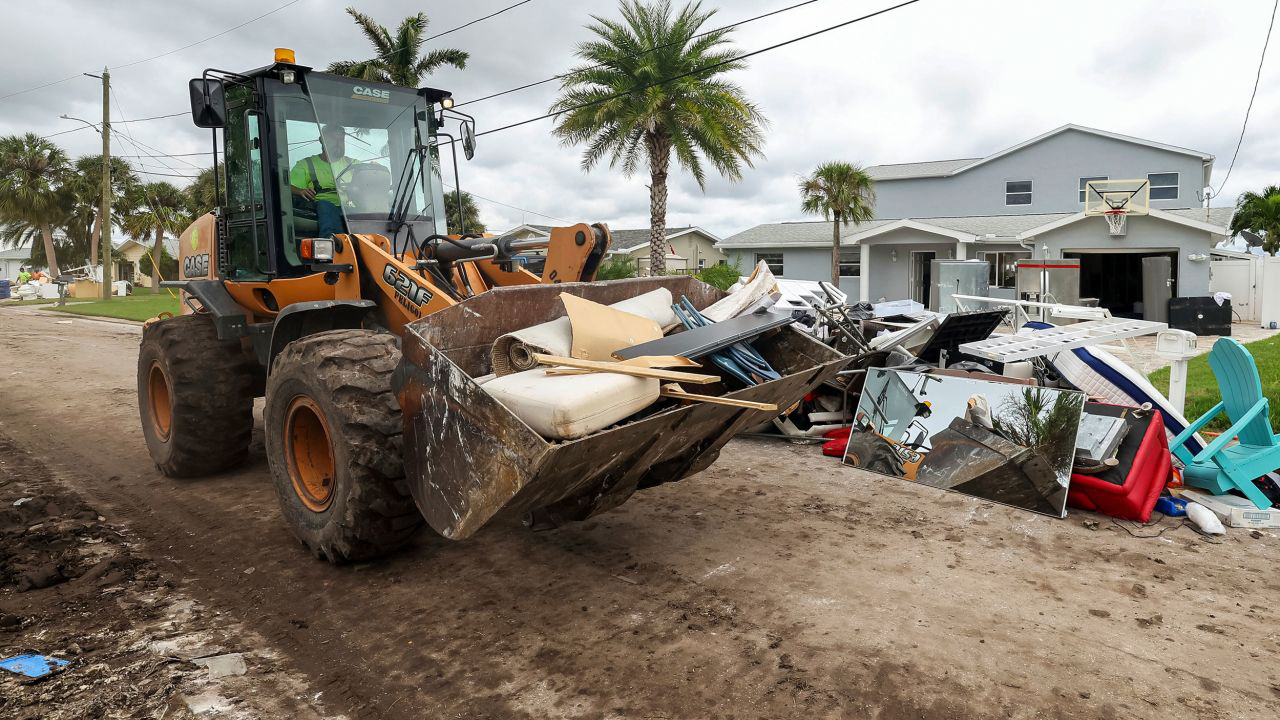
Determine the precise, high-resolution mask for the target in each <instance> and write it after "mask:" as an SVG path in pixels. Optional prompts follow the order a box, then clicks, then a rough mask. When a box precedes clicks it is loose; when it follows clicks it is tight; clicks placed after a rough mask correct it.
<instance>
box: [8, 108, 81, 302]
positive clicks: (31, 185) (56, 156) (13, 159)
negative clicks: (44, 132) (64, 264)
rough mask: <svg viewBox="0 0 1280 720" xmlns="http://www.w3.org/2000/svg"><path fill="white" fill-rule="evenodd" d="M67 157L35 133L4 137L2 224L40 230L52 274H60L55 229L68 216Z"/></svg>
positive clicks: (55, 275)
mask: <svg viewBox="0 0 1280 720" xmlns="http://www.w3.org/2000/svg"><path fill="white" fill-rule="evenodd" d="M67 167H68V162H67V154H66V153H65V152H63V151H62V149H61V148H59V147H58V146H57V145H54V144H53V143H51V142H49V141H48V140H45V139H44V138H42V137H40V136H39V135H36V134H35V133H26V134H25V135H9V136H6V137H3V138H0V222H2V223H3V224H5V225H19V226H25V227H27V228H30V229H32V230H37V229H38V230H39V233H40V237H41V239H43V241H44V257H45V261H46V262H47V263H48V264H49V273H50V274H51V275H53V276H54V277H57V275H58V252H57V249H56V248H55V247H54V240H53V228H54V225H55V224H57V223H58V222H59V221H60V220H62V219H63V218H64V217H65V216H66V211H67V207H68V205H69V202H68V200H69V193H68V192H67V190H66V188H65V187H64V184H65V181H66V178H67Z"/></svg>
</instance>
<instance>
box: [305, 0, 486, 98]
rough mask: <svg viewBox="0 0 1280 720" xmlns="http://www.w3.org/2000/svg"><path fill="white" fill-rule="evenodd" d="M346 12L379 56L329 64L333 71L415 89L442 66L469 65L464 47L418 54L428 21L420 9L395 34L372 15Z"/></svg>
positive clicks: (355, 11) (352, 11) (405, 20)
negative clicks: (426, 76) (423, 78)
mask: <svg viewBox="0 0 1280 720" xmlns="http://www.w3.org/2000/svg"><path fill="white" fill-rule="evenodd" d="M347 14H348V15H350V16H351V17H352V18H353V19H354V20H355V21H356V25H357V26H359V28H360V32H362V33H364V36H365V37H366V38H368V39H369V43H370V44H371V45H373V50H374V52H375V53H377V55H375V56H374V57H373V58H371V59H369V60H341V61H339V62H335V63H330V65H329V72H331V73H335V74H337V75H345V76H347V77H353V78H360V79H361V80H369V81H373V82H384V83H391V84H392V85H402V86H404V87H412V88H416V87H418V86H419V84H420V83H421V81H422V76H423V75H430V74H431V73H432V72H434V71H435V70H436V68H438V67H440V66H442V65H452V66H454V67H456V68H458V69H459V70H461V69H463V68H465V67H466V66H467V58H468V57H470V54H469V53H467V52H464V51H462V50H454V49H451V48H443V49H439V50H432V51H431V52H428V53H426V54H425V55H422V56H421V57H419V51H420V50H421V48H422V43H423V42H424V41H425V39H426V38H425V31H426V29H427V24H428V22H429V21H428V20H427V14H426V13H421V12H420V13H418V14H417V15H410V16H409V17H407V18H405V19H404V20H401V21H400V27H398V28H396V32H395V34H394V35H393V34H392V33H391V31H390V30H388V29H387V28H385V27H383V26H382V25H379V24H378V23H377V21H375V20H374V19H373V18H371V17H369V16H368V15H365V14H364V13H362V12H359V11H358V10H356V9H355V8H353V7H349V8H347Z"/></svg>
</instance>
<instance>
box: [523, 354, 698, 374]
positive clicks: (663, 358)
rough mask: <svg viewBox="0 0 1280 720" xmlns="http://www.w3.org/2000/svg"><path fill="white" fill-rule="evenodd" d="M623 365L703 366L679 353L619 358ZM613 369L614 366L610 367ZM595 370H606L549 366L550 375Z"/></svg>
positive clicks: (650, 366) (652, 366) (654, 366)
mask: <svg viewBox="0 0 1280 720" xmlns="http://www.w3.org/2000/svg"><path fill="white" fill-rule="evenodd" d="M619 362H620V363H622V364H623V365H631V366H633V367H648V368H667V369H670V368H676V367H702V364H701V363H699V362H698V361H696V360H690V359H689V358H687V357H680V356H679V355H641V356H640V357H635V358H631V359H630V360H619ZM610 370H612V368H610ZM593 372H605V371H604V370H583V369H580V368H571V367H553V368H547V374H548V375H583V374H586V373H593Z"/></svg>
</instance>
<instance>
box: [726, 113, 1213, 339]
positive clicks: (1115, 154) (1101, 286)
mask: <svg viewBox="0 0 1280 720" xmlns="http://www.w3.org/2000/svg"><path fill="white" fill-rule="evenodd" d="M1212 170H1213V156H1212V155H1209V154H1207V153H1203V152H1199V151H1196V150H1188V149H1186V148H1180V147H1176V146H1173V145H1165V144H1163V143H1157V142H1153V141H1149V140H1142V139H1140V138H1134V137H1129V136H1125V135H1118V134H1116V133H1111V132H1106V131H1102V130H1094V129H1092V128H1085V127H1080V126H1077V125H1064V126H1062V127H1060V128H1057V129H1055V130H1053V131H1050V132H1047V133H1045V134H1043V135H1039V136H1037V137H1034V138H1031V139H1030V140H1027V141H1025V142H1022V143H1019V144H1017V145H1014V146H1012V147H1010V148H1006V149H1004V150H1001V151H999V152H996V153H993V154H991V155H988V156H986V157H983V158H964V159H959V160H937V161H929V162H917V163H905V164H901V165H876V166H872V167H870V168H868V169H867V171H868V173H869V174H870V175H871V177H872V178H873V179H874V180H875V186H876V217H877V219H875V220H872V221H870V222H865V223H861V224H859V225H850V226H848V227H844V228H842V229H841V243H842V245H844V246H845V247H844V251H843V253H842V262H841V272H840V274H841V276H842V277H841V283H840V285H841V288H842V289H843V290H845V291H846V292H848V293H849V294H850V296H851V297H856V298H859V299H862V300H871V301H875V300H879V299H881V298H884V299H889V300H897V299H904V298H910V299H914V300H917V301H920V302H925V303H927V302H928V297H929V287H930V261H932V260H935V259H948V258H952V259H960V260H965V259H978V260H985V261H987V262H988V263H989V264H990V266H991V267H990V269H989V279H990V281H991V287H992V295H993V296H1003V297H1012V296H1013V294H1014V289H1013V287H1014V271H1013V268H1014V263H1015V262H1016V261H1017V260H1018V259H1025V258H1037V259H1060V258H1078V259H1079V260H1080V264H1081V272H1080V295H1081V297H1091V298H1097V299H1099V301H1100V304H1101V305H1103V306H1105V307H1108V308H1111V309H1112V311H1113V312H1116V313H1117V314H1132V313H1133V312H1134V309H1135V308H1136V307H1140V302H1141V298H1142V282H1143V280H1142V278H1143V273H1142V259H1143V258H1144V257H1151V256H1167V257H1169V258H1170V259H1171V260H1172V277H1171V278H1169V279H1170V280H1171V281H1172V284H1173V294H1174V295H1175V296H1182V297H1186V296H1204V295H1209V294H1210V289H1209V288H1210V282H1209V281H1210V265H1211V263H1210V262H1209V259H1210V251H1211V250H1212V249H1213V248H1214V246H1215V245H1217V244H1218V243H1219V242H1220V241H1222V240H1223V239H1224V238H1226V237H1229V236H1230V234H1231V233H1230V230H1229V229H1228V227H1229V226H1230V224H1231V216H1232V213H1233V209H1232V208H1211V209H1205V208H1203V207H1201V201H1200V197H1201V195H1200V193H1201V191H1202V189H1203V188H1204V187H1205V186H1207V185H1208V184H1209V177H1210V174H1211V172H1212ZM1134 178H1140V179H1146V180H1147V181H1148V183H1149V185H1150V189H1151V203H1150V204H1151V212H1150V215H1149V216H1146V217H1130V218H1129V219H1128V228H1127V232H1126V234H1125V235H1123V236H1112V235H1111V234H1110V233H1109V231H1108V227H1107V224H1106V223H1105V222H1104V221H1103V219H1102V218H1098V217H1090V216H1086V215H1085V214H1084V212H1083V209H1084V196H1085V184H1086V183H1087V182H1089V181H1091V180H1106V179H1117V180H1118V179H1134ZM718 247H719V248H720V249H721V250H723V251H724V252H725V253H726V254H728V255H729V257H730V258H731V261H737V262H739V263H740V264H741V265H742V266H744V267H749V266H751V265H752V264H754V263H755V262H756V261H758V260H764V261H765V262H767V263H769V265H770V267H772V268H773V271H774V274H776V275H780V276H782V277H786V278H795V279H803V280H822V279H829V278H830V277H831V224H830V223H825V222H783V223H770V224H766V225H759V226H756V227H754V228H751V229H749V230H746V231H743V232H740V233H738V234H736V235H732V236H730V237H728V238H725V239H724V240H722V241H721V242H720V243H719V245H718Z"/></svg>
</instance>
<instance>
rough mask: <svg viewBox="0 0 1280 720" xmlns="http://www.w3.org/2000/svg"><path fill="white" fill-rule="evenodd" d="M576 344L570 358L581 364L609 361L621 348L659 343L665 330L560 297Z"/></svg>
mask: <svg viewBox="0 0 1280 720" xmlns="http://www.w3.org/2000/svg"><path fill="white" fill-rule="evenodd" d="M560 300H561V301H562V302H563V303H564V309H565V311H566V312H567V313H568V314H569V324H570V325H571V326H572V328H573V340H572V343H571V346H570V351H569V355H570V356H571V357H575V358H578V359H580V360H600V361H608V360H612V359H613V353H614V352H615V351H617V350H621V349H622V348H626V347H631V346H632V345H638V344H640V343H645V342H649V341H650V340H657V339H658V338H661V337H662V328H661V327H659V326H658V323H656V322H654V321H653V320H651V319H649V318H647V317H641V316H639V315H634V314H632V313H629V312H624V311H622V310H618V309H616V308H611V307H609V306H608V305H601V304H600V303H597V302H592V301H590V300H584V299H583V298H580V297H578V296H576V295H570V294H569V293H561V295H560Z"/></svg>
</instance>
